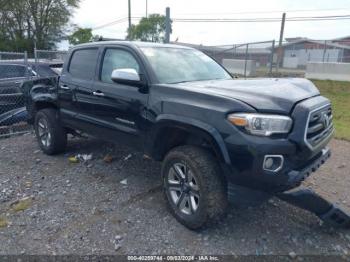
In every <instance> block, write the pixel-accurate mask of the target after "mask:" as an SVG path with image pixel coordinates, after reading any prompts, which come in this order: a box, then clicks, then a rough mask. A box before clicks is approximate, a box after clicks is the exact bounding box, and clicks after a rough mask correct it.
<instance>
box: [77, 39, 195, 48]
mask: <svg viewBox="0 0 350 262" xmlns="http://www.w3.org/2000/svg"><path fill="white" fill-rule="evenodd" d="M105 45H123V46H129V47H134V48H135V47H138V48H142V47H167V48H183V49H193V48H191V47H187V46H182V45H174V44H163V43H152V42H139V41H97V42H91V43H85V44H80V45H76V46H75V47H74V49H76V48H80V47H96V46H105Z"/></svg>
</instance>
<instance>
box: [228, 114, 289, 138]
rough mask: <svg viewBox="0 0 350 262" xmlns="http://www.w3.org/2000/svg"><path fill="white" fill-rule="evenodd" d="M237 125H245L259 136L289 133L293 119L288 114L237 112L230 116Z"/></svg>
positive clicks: (229, 118) (229, 119) (231, 120)
mask: <svg viewBox="0 0 350 262" xmlns="http://www.w3.org/2000/svg"><path fill="white" fill-rule="evenodd" d="M228 121H230V122H231V123H232V124H234V125H235V126H240V127H244V128H245V129H246V130H247V131H248V132H249V133H251V134H253V135H259V136H270V135H272V134H285V133H288V132H289V131H290V129H291V127H292V123H293V121H292V119H291V118H290V117H288V116H280V115H265V114H250V113H237V114H230V115H229V116H228Z"/></svg>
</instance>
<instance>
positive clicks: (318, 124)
mask: <svg viewBox="0 0 350 262" xmlns="http://www.w3.org/2000/svg"><path fill="white" fill-rule="evenodd" d="M332 120H333V115H332V107H331V105H326V106H323V107H321V108H318V109H316V110H314V111H311V112H310V114H309V118H308V123H307V129H306V134H305V139H306V142H307V144H308V145H309V146H310V147H311V148H313V147H316V146H317V145H318V144H319V143H321V142H322V141H323V140H324V139H326V138H327V137H329V135H330V134H331V133H332V132H333V121H332Z"/></svg>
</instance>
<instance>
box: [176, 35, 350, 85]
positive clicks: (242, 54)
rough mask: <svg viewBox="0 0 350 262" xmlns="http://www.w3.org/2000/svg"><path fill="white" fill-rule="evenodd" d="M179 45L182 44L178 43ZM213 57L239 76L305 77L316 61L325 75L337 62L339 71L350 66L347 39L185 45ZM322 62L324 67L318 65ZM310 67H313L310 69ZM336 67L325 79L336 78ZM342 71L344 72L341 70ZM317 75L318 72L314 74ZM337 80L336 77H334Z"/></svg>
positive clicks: (349, 50) (349, 44)
mask: <svg viewBox="0 0 350 262" xmlns="http://www.w3.org/2000/svg"><path fill="white" fill-rule="evenodd" d="M179 44H180V43H179ZM185 45H187V46H190V47H194V48H196V49H198V50H201V51H202V52H204V53H206V54H208V55H209V56H211V57H212V58H214V59H215V60H216V61H217V62H219V63H220V64H221V65H223V66H224V67H225V68H226V69H227V70H228V71H229V72H230V73H231V74H232V75H234V76H237V77H244V78H247V77H270V76H272V77H305V76H307V71H308V67H309V68H311V66H313V65H314V64H316V68H320V69H316V70H319V71H320V72H317V71H316V74H323V73H324V71H327V70H328V68H332V66H333V65H334V64H336V66H337V67H339V68H340V70H338V71H342V69H343V68H344V67H345V66H347V65H346V64H348V65H349V66H350V37H349V39H348V40H344V39H339V40H336V39H335V40H311V39H305V38H300V39H298V38H297V39H290V40H289V41H284V42H282V43H281V46H279V44H278V43H277V42H275V41H274V40H271V41H263V42H252V43H244V44H232V45H217V46H205V45H194V44H185ZM318 64H322V65H323V67H320V66H318V67H317V65H318ZM310 70H311V69H310ZM337 74H338V72H337V70H336V71H335V72H333V73H332V74H329V75H326V74H325V76H324V77H325V78H327V77H329V78H330V79H332V77H335V78H336V77H337V76H336V75H337ZM340 74H341V73H340ZM313 75H315V74H313ZM349 78H350V77H349ZM333 80H337V79H333Z"/></svg>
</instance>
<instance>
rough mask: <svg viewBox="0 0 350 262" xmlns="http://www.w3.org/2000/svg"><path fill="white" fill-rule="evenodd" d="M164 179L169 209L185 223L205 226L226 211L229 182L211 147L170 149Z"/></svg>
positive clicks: (196, 226)
mask: <svg viewBox="0 0 350 262" xmlns="http://www.w3.org/2000/svg"><path fill="white" fill-rule="evenodd" d="M162 179H163V187H164V195H165V198H166V200H167V203H168V207H169V209H170V212H171V213H172V214H173V215H174V217H175V218H176V219H177V220H178V221H179V222H180V223H181V224H183V225H185V226H186V227H188V228H190V229H199V228H203V227H205V226H208V225H209V224H210V223H212V222H216V221H218V220H219V219H221V218H222V217H223V216H224V214H225V213H226V210H227V206H228V200H227V186H226V183H225V179H224V178H223V176H222V175H221V168H220V166H219V163H218V161H217V160H216V158H215V157H214V156H213V155H212V154H211V153H210V152H209V151H207V150H205V149H203V148H200V147H195V146H180V147H177V148H175V149H173V150H171V151H170V152H169V153H168V154H167V156H166V157H165V159H164V161H163V166H162Z"/></svg>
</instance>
